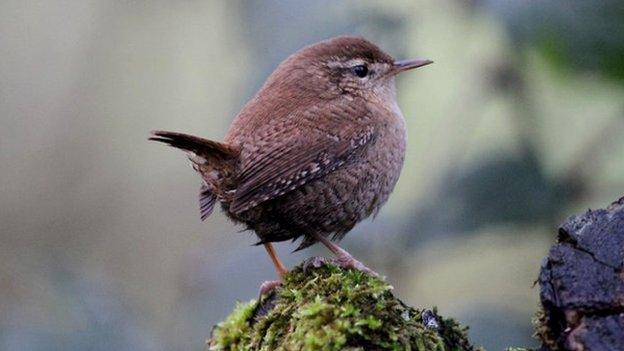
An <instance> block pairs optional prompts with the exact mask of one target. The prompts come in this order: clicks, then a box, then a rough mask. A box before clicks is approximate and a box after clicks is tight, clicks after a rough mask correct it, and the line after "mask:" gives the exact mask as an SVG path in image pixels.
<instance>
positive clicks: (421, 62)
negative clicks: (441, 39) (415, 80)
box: [392, 59, 433, 74]
mask: <svg viewBox="0 0 624 351" xmlns="http://www.w3.org/2000/svg"><path fill="white" fill-rule="evenodd" d="M431 63H433V61H431V60H425V59H415V60H402V61H394V64H393V65H392V68H393V69H392V70H393V71H394V74H397V73H400V72H403V71H407V70H410V69H414V68H418V67H422V66H426V65H428V64H431Z"/></svg>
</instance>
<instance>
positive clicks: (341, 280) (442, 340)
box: [207, 264, 476, 351]
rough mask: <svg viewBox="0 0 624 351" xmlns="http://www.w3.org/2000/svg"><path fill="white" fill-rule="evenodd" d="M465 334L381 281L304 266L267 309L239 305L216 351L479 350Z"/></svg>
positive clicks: (219, 329) (215, 340) (267, 301)
mask: <svg viewBox="0 0 624 351" xmlns="http://www.w3.org/2000/svg"><path fill="white" fill-rule="evenodd" d="M466 330H467V328H466V327H462V326H460V325H459V324H458V323H457V322H456V321H454V320H453V319H448V318H443V317H440V316H439V315H438V314H437V312H436V311H435V309H434V310H433V311H431V310H418V309H414V308H411V307H409V306H407V305H405V304H404V303H403V302H402V301H401V300H399V299H397V298H396V297H395V296H394V295H393V294H392V287H391V286H390V285H388V284H387V283H386V282H385V281H383V280H382V279H380V278H377V277H373V276H371V275H368V274H366V273H363V272H360V271H355V270H344V269H342V268H340V267H337V266H335V265H331V264H325V265H321V266H320V267H313V266H311V265H310V267H306V270H305V271H304V269H303V268H302V266H299V267H297V268H295V269H293V270H292V271H291V272H290V273H288V275H287V276H286V277H285V279H284V284H283V285H282V286H280V287H278V288H277V289H275V290H274V291H273V292H272V293H271V294H270V295H269V296H264V297H262V299H261V300H260V301H256V300H252V301H250V302H247V303H240V304H238V306H237V307H236V308H235V310H234V312H233V313H232V314H231V315H230V316H228V317H227V318H226V319H225V320H224V321H223V322H221V323H219V324H218V325H217V326H216V327H215V328H214V330H213V332H212V336H211V338H210V339H209V340H208V343H207V344H208V349H209V350H241V351H242V350H267V351H268V350H418V351H425V350H427V351H428V350H435V351H447V350H448V351H450V350H453V351H463V350H476V348H475V347H473V346H472V345H471V344H470V342H469V341H468V338H467V336H466Z"/></svg>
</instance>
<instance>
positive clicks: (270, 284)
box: [260, 243, 288, 296]
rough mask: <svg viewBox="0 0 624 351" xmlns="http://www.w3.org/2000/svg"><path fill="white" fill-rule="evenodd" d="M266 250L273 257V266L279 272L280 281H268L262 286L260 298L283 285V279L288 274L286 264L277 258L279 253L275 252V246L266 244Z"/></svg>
mask: <svg viewBox="0 0 624 351" xmlns="http://www.w3.org/2000/svg"><path fill="white" fill-rule="evenodd" d="M264 248H265V249H266V250H267V253H268V254H269V257H271V261H272V262H273V265H274V266H275V270H276V271H277V275H278V276H279V278H280V279H279V280H267V281H265V282H264V283H262V285H260V296H262V295H265V294H268V293H269V292H271V291H272V290H273V289H275V288H276V287H277V286H279V285H280V284H282V279H283V278H284V275H285V274H286V273H288V270H287V269H286V266H284V264H283V263H282V260H280V258H279V257H278V256H277V252H276V251H275V248H274V247H273V244H271V243H265V244H264Z"/></svg>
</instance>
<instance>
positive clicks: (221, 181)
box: [149, 130, 239, 220]
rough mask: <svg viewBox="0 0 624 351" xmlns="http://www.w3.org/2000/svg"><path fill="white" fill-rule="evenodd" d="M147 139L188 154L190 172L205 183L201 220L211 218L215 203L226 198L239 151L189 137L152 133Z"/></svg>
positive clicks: (201, 201)
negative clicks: (195, 172)
mask: <svg viewBox="0 0 624 351" xmlns="http://www.w3.org/2000/svg"><path fill="white" fill-rule="evenodd" d="M149 140H153V141H159V142H161V143H165V144H167V145H169V146H173V147H175V148H178V149H181V150H184V151H186V152H187V155H188V158H189V160H190V161H191V164H192V166H193V169H195V170H196V171H197V172H199V174H201V176H202V178H203V180H204V183H203V184H202V186H201V188H200V191H199V209H200V215H201V219H202V220H205V219H206V218H208V216H210V214H211V213H212V210H213V209H214V205H215V203H216V200H217V199H218V198H219V199H221V200H222V199H225V198H226V197H227V191H228V190H230V188H232V184H231V182H232V181H233V178H234V177H233V176H234V171H235V167H236V162H237V160H238V155H239V151H238V150H237V149H236V148H234V147H232V146H230V145H227V144H224V143H220V142H216V141H212V140H208V139H203V138H200V137H196V136H193V135H189V134H183V133H175V132H166V131H159V130H158V131H152V137H150V138H149Z"/></svg>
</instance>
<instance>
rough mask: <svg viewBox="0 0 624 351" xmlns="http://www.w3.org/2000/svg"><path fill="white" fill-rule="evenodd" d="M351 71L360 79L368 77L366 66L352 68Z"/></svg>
mask: <svg viewBox="0 0 624 351" xmlns="http://www.w3.org/2000/svg"><path fill="white" fill-rule="evenodd" d="M351 69H352V70H353V73H355V75H356V76H358V77H360V78H364V77H366V76H367V75H368V67H366V65H357V66H353V68H351Z"/></svg>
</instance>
